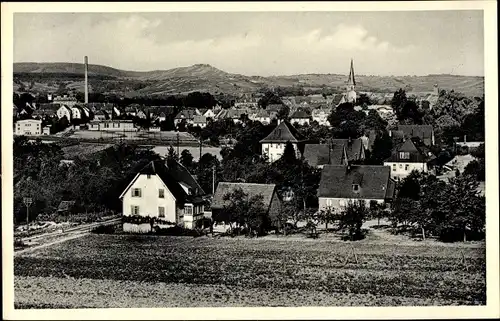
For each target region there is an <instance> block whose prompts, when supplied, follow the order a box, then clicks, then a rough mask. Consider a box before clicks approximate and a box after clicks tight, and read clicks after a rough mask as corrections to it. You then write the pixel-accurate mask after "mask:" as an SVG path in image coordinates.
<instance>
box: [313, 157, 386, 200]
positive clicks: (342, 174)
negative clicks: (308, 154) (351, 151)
mask: <svg viewBox="0 0 500 321" xmlns="http://www.w3.org/2000/svg"><path fill="white" fill-rule="evenodd" d="M390 170H391V169H390V167H388V166H375V165H352V166H350V167H348V166H342V165H325V167H323V170H322V171H321V181H320V184H319V188H318V197H327V198H346V199H392V197H393V195H394V186H393V184H394V182H393V181H392V179H391V178H390ZM353 184H357V185H359V191H358V192H355V191H354V190H353Z"/></svg>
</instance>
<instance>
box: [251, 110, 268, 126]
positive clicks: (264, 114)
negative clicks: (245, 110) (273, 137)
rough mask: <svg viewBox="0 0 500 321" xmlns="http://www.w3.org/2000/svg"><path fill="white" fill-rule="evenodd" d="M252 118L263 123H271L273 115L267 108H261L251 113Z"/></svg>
mask: <svg viewBox="0 0 500 321" xmlns="http://www.w3.org/2000/svg"><path fill="white" fill-rule="evenodd" d="M249 118H250V120H252V121H258V122H261V123H262V124H263V125H268V124H270V123H271V115H270V114H269V112H268V111H267V110H266V109H259V110H257V111H256V112H254V113H252V114H250V116H249Z"/></svg>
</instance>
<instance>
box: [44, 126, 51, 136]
mask: <svg viewBox="0 0 500 321" xmlns="http://www.w3.org/2000/svg"><path fill="white" fill-rule="evenodd" d="M51 127H52V126H51V125H47V126H45V127H43V129H42V134H43V135H50V128H51Z"/></svg>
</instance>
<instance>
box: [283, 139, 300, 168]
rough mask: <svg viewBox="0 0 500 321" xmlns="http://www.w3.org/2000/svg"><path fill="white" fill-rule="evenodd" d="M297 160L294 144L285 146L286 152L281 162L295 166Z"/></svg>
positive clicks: (287, 143)
mask: <svg viewBox="0 0 500 321" xmlns="http://www.w3.org/2000/svg"><path fill="white" fill-rule="evenodd" d="M296 160H297V158H296V157H295V149H294V148H293V145H292V143H290V142H289V141H288V142H286V144H285V150H284V151H283V155H282V156H281V161H282V163H284V164H293V163H295V161H296Z"/></svg>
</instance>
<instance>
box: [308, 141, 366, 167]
mask: <svg viewBox="0 0 500 321" xmlns="http://www.w3.org/2000/svg"><path fill="white" fill-rule="evenodd" d="M363 148H364V147H363V141H362V140H361V138H357V139H353V140H351V142H349V140H348V139H332V140H331V141H330V144H306V145H305V147H304V159H305V160H306V161H307V162H308V163H309V165H311V166H320V165H327V164H330V165H344V164H345V156H344V155H345V154H347V159H348V160H349V161H351V162H352V161H356V160H359V159H360V157H361V153H362V151H363ZM344 150H345V154H344Z"/></svg>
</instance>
